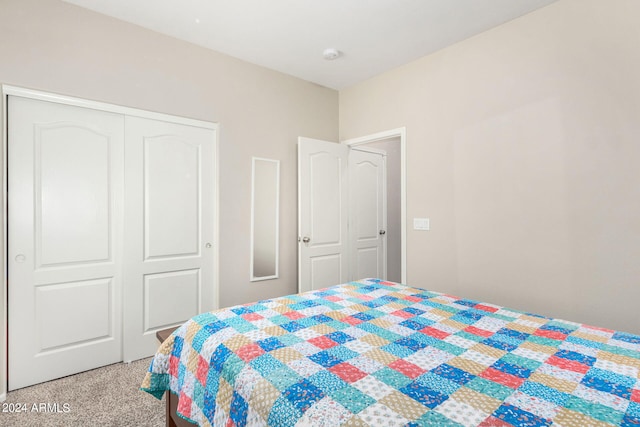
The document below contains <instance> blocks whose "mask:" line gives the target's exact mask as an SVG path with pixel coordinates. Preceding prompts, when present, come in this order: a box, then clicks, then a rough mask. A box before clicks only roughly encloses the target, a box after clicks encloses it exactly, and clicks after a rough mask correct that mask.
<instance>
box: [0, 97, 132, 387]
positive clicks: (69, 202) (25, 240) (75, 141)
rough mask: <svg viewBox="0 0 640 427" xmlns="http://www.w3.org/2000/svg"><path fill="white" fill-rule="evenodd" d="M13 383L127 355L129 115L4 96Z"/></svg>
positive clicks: (32, 381)
mask: <svg viewBox="0 0 640 427" xmlns="http://www.w3.org/2000/svg"><path fill="white" fill-rule="evenodd" d="M8 117H9V122H8V130H9V131H8V141H9V142H8V165H9V167H8V222H9V228H8V272H9V289H8V299H9V319H8V320H9V389H10V390H13V389H16V388H21V387H24V386H27V385H31V384H35V383H38V382H43V381H47V380H50V379H53V378H59V377H62V376H65V375H69V374H72V373H76V372H80V371H84V370H87V369H92V368H95V367H98V366H103V365H107V364H110V363H114V362H118V361H120V360H121V356H122V353H121V342H122V341H121V296H122V295H121V283H122V281H121V270H120V267H119V265H120V260H121V248H122V241H121V236H122V197H123V170H122V164H123V134H124V131H123V126H124V123H123V116H122V115H118V114H112V113H107V112H102V111H96V110H90V109H84V108H78V107H73V106H68V105H62V104H55V103H50V102H44V101H38V100H32V99H27V98H21V97H15V96H10V97H9V98H8Z"/></svg>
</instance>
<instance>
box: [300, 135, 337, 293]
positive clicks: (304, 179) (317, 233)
mask: <svg viewBox="0 0 640 427" xmlns="http://www.w3.org/2000/svg"><path fill="white" fill-rule="evenodd" d="M348 153H349V148H348V147H347V146H346V145H342V144H336V143H333V142H327V141H319V140H315V139H310V138H302V137H301V138H299V139H298V204H299V206H298V215H299V218H298V228H299V230H298V233H299V234H298V236H299V240H300V242H299V250H298V256H299V263H298V270H299V271H298V273H299V281H298V287H299V290H300V292H305V291H309V290H312V289H320V288H323V287H326V286H332V285H337V284H339V283H344V282H346V281H348V280H349V276H348V274H349V273H348V271H349V265H348V256H349V254H348V238H349V236H348V232H347V220H348V210H349V207H348V196H349V194H348V190H347V184H348V176H347V174H348Z"/></svg>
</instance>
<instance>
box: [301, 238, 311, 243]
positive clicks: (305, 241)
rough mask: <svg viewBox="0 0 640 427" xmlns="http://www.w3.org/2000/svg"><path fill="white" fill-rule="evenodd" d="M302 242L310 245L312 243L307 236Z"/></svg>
mask: <svg viewBox="0 0 640 427" xmlns="http://www.w3.org/2000/svg"><path fill="white" fill-rule="evenodd" d="M302 241H303V242H304V243H309V242H310V241H311V239H310V238H308V237H307V236H304V237H303V238H302Z"/></svg>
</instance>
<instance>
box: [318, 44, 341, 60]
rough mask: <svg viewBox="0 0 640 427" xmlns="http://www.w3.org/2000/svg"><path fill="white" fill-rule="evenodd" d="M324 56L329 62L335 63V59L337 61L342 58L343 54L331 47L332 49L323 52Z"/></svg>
mask: <svg viewBox="0 0 640 427" xmlns="http://www.w3.org/2000/svg"><path fill="white" fill-rule="evenodd" d="M322 56H323V57H324V59H326V60H327V61H333V60H334V59H337V58H339V57H340V56H342V52H340V51H339V50H338V49H334V48H332V47H330V48H327V49H325V50H324V52H322Z"/></svg>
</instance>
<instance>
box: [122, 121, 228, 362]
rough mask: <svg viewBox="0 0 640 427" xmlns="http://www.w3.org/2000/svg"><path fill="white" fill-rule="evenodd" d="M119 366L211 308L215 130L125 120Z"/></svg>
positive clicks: (147, 352) (151, 349)
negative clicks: (121, 353) (167, 331)
mask: <svg viewBox="0 0 640 427" xmlns="http://www.w3.org/2000/svg"><path fill="white" fill-rule="evenodd" d="M126 141H127V144H126V152H125V155H126V156H125V158H126V164H125V181H126V194H125V206H126V213H125V227H126V228H125V266H124V268H125V275H124V278H125V282H124V283H125V286H124V315H125V317H124V360H125V361H129V360H135V359H139V358H142V357H146V356H150V355H152V354H153V353H154V352H155V350H156V348H157V341H156V339H155V332H156V331H158V330H160V329H164V328H168V327H170V326H177V325H179V324H181V323H183V322H184V321H186V320H187V319H189V318H190V317H192V316H194V315H196V314H198V313H201V312H204V311H209V310H212V309H213V308H215V301H214V296H215V295H214V291H215V289H214V271H213V268H214V250H215V249H214V247H213V245H214V241H213V237H214V220H215V218H214V197H215V194H214V188H215V187H214V177H215V174H214V168H215V149H214V148H215V141H216V135H215V130H212V129H205V128H199V127H193V126H187V125H182V124H175V123H168V122H163V121H160V120H150V119H143V118H137V117H127V118H126Z"/></svg>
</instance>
